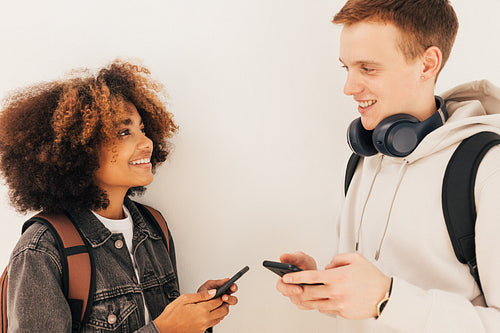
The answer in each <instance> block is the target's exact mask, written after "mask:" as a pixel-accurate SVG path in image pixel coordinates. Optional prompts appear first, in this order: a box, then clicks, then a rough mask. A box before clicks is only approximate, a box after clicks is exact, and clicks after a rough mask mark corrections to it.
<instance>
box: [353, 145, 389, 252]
mask: <svg viewBox="0 0 500 333" xmlns="http://www.w3.org/2000/svg"><path fill="white" fill-rule="evenodd" d="M383 159H384V155H381V157H380V160H379V162H378V165H377V169H375V173H374V175H373V178H372V181H371V184H370V189H369V190H368V193H367V194H366V198H365V203H364V205H363V210H362V211H361V218H360V220H359V227H358V237H357V239H356V252H357V251H358V250H359V239H360V235H361V227H362V225H363V217H364V215H365V208H366V205H367V203H368V199H370V195H371V193H372V189H373V184H375V179H376V178H377V175H378V173H379V172H380V169H381V168H382V160H383Z"/></svg>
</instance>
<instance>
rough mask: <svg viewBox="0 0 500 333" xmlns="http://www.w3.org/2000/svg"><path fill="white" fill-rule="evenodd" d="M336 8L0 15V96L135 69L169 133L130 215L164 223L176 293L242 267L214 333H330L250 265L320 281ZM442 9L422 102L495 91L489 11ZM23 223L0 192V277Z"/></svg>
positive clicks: (250, 5)
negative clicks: (446, 15)
mask: <svg viewBox="0 0 500 333" xmlns="http://www.w3.org/2000/svg"><path fill="white" fill-rule="evenodd" d="M343 3H344V1H333V0H314V1H311V0H251V1H241V0H212V1H206V0H191V1H188V0H156V1H148V0H145V1H124V0H121V1H97V0H88V1H68V0H64V1H51V0H48V1H35V0H31V1H23V0H21V1H8V2H7V1H2V3H1V4H0V47H1V52H0V60H1V61H0V67H1V68H0V97H2V98H4V97H5V96H7V94H8V92H9V91H10V90H12V89H15V88H17V87H21V86H25V85H28V84H34V83H36V82H40V81H44V80H52V79H57V78H59V77H61V76H62V75H64V74H65V73H67V72H69V71H70V70H71V69H72V68H80V67H90V68H98V67H101V66H104V65H106V64H107V63H109V62H110V61H111V60H112V59H114V58H116V57H125V58H129V59H137V60H139V61H141V62H142V63H143V64H145V65H146V66H148V67H149V68H150V69H151V71H152V73H153V75H154V76H155V78H157V79H158V80H160V81H161V82H163V83H164V84H165V85H166V87H167V90H168V92H169V95H170V104H171V105H170V110H171V111H172V112H173V113H174V114H175V119H176V121H177V123H178V124H179V126H180V132H179V134H178V135H177V136H176V137H175V139H174V140H173V142H174V144H175V150H174V152H173V153H172V155H171V157H170V159H169V161H168V162H167V163H165V164H164V165H163V166H162V167H160V168H159V170H158V173H157V175H156V178H155V181H154V183H153V184H152V185H151V186H150V187H149V190H148V191H147V192H146V194H145V195H144V196H143V197H141V198H139V200H140V201H142V202H146V203H149V204H152V205H153V206H155V207H157V208H159V209H160V210H161V211H162V212H163V213H164V215H165V217H166V218H167V219H168V222H169V226H170V228H171V230H172V233H173V236H174V238H175V242H176V243H175V244H176V249H177V255H178V266H179V275H180V280H181V289H182V291H183V292H194V291H196V289H197V288H198V287H199V285H201V284H202V283H203V282H204V281H205V280H207V279H212V278H223V277H228V276H231V275H232V274H233V273H235V272H236V271H237V270H239V269H240V268H242V267H243V266H245V265H249V266H250V271H249V272H248V273H247V274H246V275H245V276H243V277H242V278H241V280H240V281H239V282H238V284H239V287H240V291H239V292H238V296H239V300H240V302H239V304H238V305H237V306H236V307H233V308H232V309H231V314H230V316H229V317H227V318H226V319H225V320H224V321H223V322H222V323H221V324H220V325H219V326H218V327H217V328H216V331H217V332H219V333H224V332H225V333H228V332H241V333H245V332H278V333H280V332H290V333H292V332H333V331H335V329H334V327H335V321H334V319H333V318H331V317H328V316H325V315H322V314H319V313H317V312H305V311H299V310H297V309H296V308H295V306H294V305H292V304H291V303H290V302H289V301H288V300H287V299H285V298H283V297H282V296H280V295H279V294H278V293H277V291H276V290H275V283H276V276H275V275H273V274H272V273H270V272H269V271H267V270H265V269H264V268H263V267H262V265H261V263H262V261H263V260H265V259H271V260H277V259H278V258H279V255H280V254H281V253H284V252H289V251H297V250H302V251H305V252H307V253H309V254H311V255H312V256H314V257H315V258H316V259H317V261H318V264H319V266H320V267H324V266H325V265H326V264H328V262H329V261H330V259H331V258H332V256H333V255H334V254H335V249H336V243H335V232H334V231H335V220H336V215H337V212H338V210H339V206H340V201H341V199H342V182H343V173H344V168H345V164H346V161H347V158H348V156H349V154H350V152H349V149H348V146H347V144H346V142H345V130H346V127H347V125H348V124H349V122H350V121H351V120H352V119H353V118H355V117H357V113H356V104H355V103H354V102H353V101H352V98H349V97H346V96H344V95H343V93H342V88H343V83H344V79H345V72H344V70H343V69H341V66H340V63H339V61H338V39H339V35H340V31H341V28H340V27H338V26H334V25H333V24H331V23H330V18H331V16H332V15H333V14H335V13H336V12H337V11H338V10H339V9H340V8H341V6H342V5H343ZM452 3H453V5H454V7H455V10H456V12H457V15H458V17H459V20H460V30H459V33H458V37H457V41H456V43H455V47H454V50H453V53H452V56H451V59H450V60H449V62H448V64H447V66H446V67H445V69H444V71H443V72H442V74H441V76H440V80H439V82H438V85H437V87H436V93H439V92H442V91H444V90H446V89H448V88H451V87H452V86H454V85H456V84H458V83H463V82H465V81H470V80H476V79H483V78H487V79H489V80H491V81H492V82H494V83H495V84H497V85H499V84H500V64H499V58H500V48H499V46H498V42H497V38H496V36H497V35H498V32H499V30H500V24H499V23H498V13H499V12H500V2H498V1H494V0H481V1H469V0H456V1H452ZM401 111H402V112H404V110H401ZM26 218H27V216H25V215H21V214H18V213H16V212H15V211H14V210H13V209H12V208H11V207H10V206H9V204H8V189H7V188H6V187H5V185H3V184H0V219H1V223H2V229H1V230H2V232H1V233H0V267H3V266H5V265H6V264H7V261H8V257H9V253H10V251H11V249H12V247H13V246H14V244H15V242H16V240H17V238H18V237H19V233H20V228H21V225H22V222H23V221H24V220H25V219H26ZM40 283H41V284H43V281H40Z"/></svg>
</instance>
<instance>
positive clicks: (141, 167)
mask: <svg viewBox="0 0 500 333" xmlns="http://www.w3.org/2000/svg"><path fill="white" fill-rule="evenodd" d="M125 108H126V114H127V117H126V119H125V120H124V121H123V122H122V123H121V124H120V126H119V127H118V128H117V140H114V142H113V143H112V144H109V145H104V146H102V147H101V148H100V151H99V169H97V171H96V173H95V178H96V183H97V185H98V186H99V187H100V188H101V189H102V190H104V191H106V193H108V195H109V194H111V193H114V192H116V191H119V192H122V191H123V192H124V193H126V192H127V191H128V189H129V188H131V187H138V186H146V185H149V184H150V183H151V182H152V181H153V172H152V166H151V162H150V158H151V154H152V152H153V142H152V141H151V140H150V139H149V138H148V137H147V136H146V134H145V130H144V124H143V122H142V119H141V116H140V115H139V112H138V111H137V108H136V107H135V105H134V104H132V103H130V102H125Z"/></svg>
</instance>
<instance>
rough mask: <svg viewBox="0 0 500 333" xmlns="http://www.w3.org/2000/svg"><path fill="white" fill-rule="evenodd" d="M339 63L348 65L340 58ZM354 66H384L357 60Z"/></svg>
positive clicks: (369, 61)
mask: <svg viewBox="0 0 500 333" xmlns="http://www.w3.org/2000/svg"><path fill="white" fill-rule="evenodd" d="M339 61H340V62H341V63H342V64H343V65H346V64H345V62H344V61H343V60H342V58H339ZM352 65H371V66H380V67H381V66H382V64H381V63H379V62H377V61H373V60H356V61H355V62H354V63H353V64H352Z"/></svg>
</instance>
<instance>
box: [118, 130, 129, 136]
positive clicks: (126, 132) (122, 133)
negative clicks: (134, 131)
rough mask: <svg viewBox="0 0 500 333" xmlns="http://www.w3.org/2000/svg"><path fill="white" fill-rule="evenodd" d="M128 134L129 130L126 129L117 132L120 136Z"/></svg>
mask: <svg viewBox="0 0 500 333" xmlns="http://www.w3.org/2000/svg"><path fill="white" fill-rule="evenodd" d="M129 134H130V131H129V130H128V129H126V130H123V131H120V132H118V136H120V137H121V136H126V135H129Z"/></svg>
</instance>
